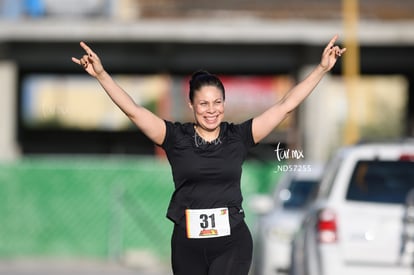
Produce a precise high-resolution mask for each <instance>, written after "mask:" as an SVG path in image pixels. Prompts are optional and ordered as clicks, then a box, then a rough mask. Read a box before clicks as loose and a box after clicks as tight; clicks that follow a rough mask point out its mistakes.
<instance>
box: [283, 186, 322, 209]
mask: <svg viewBox="0 0 414 275" xmlns="http://www.w3.org/2000/svg"><path fill="white" fill-rule="evenodd" d="M317 184H318V181H317V180H292V182H291V183H290V185H289V189H287V190H286V189H285V190H284V191H283V192H285V195H283V197H284V201H283V207H284V208H289V209H295V208H301V207H303V206H304V205H305V204H306V203H307V201H308V199H309V198H310V196H311V194H312V191H313V190H314V187H315V186H316V185H317Z"/></svg>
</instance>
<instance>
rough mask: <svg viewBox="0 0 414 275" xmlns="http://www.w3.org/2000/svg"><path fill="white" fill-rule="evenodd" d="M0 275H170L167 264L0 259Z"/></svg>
mask: <svg viewBox="0 0 414 275" xmlns="http://www.w3.org/2000/svg"><path fill="white" fill-rule="evenodd" d="M0 274H1V275H75V274H76V275H171V274H172V272H171V271H170V267H169V266H164V265H159V266H147V267H127V266H124V265H122V264H120V263H116V262H98V261H96V262H93V261H84V260H79V261H61V260H55V261H52V260H0Z"/></svg>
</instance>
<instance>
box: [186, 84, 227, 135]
mask: <svg viewBox="0 0 414 275" xmlns="http://www.w3.org/2000/svg"><path fill="white" fill-rule="evenodd" d="M190 108H191V109H192V110H193V112H194V118H195V121H196V123H197V125H198V126H200V127H201V128H203V129H205V130H208V131H212V130H215V129H217V128H218V127H219V126H220V123H221V122H222V120H223V117H224V99H223V94H222V92H221V90H220V89H218V88H217V87H215V86H203V87H202V88H201V89H200V90H197V91H196V92H195V93H194V98H193V102H190Z"/></svg>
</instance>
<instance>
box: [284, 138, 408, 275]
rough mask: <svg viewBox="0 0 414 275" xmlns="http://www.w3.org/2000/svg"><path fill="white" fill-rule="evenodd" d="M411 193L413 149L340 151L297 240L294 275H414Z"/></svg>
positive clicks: (404, 144) (395, 145) (392, 147)
mask: <svg viewBox="0 0 414 275" xmlns="http://www.w3.org/2000/svg"><path fill="white" fill-rule="evenodd" d="M413 188H414V143H412V142H411V143H410V142H401V143H391V144H387V143H378V144H361V145H355V146H352V147H348V148H343V149H341V150H338V152H337V154H336V155H335V157H334V158H332V160H331V161H330V162H329V166H327V167H326V170H325V173H324V177H323V179H322V181H321V184H320V185H319V190H318V193H317V195H316V199H315V200H314V201H313V203H312V204H311V205H310V207H309V209H308V210H307V211H306V214H305V216H304V218H303V224H302V226H301V229H300V231H298V233H297V234H296V236H295V238H294V241H293V248H292V255H291V256H292V268H291V274H292V275H345V274H346V275H349V274H352V275H371V274H372V275H374V274H375V275H382V274H384V275H412V274H413V272H414V271H413V265H412V260H413V257H414V254H413V249H411V250H408V249H403V248H405V247H406V245H405V241H404V239H406V238H404V234H405V233H404V232H406V230H405V229H404V226H405V225H404V224H405V223H404V215H405V209H404V205H405V202H406V199H407V198H406V196H407V194H408V193H409V191H410V190H411V189H413ZM411 247H412V246H411ZM407 254H410V255H407Z"/></svg>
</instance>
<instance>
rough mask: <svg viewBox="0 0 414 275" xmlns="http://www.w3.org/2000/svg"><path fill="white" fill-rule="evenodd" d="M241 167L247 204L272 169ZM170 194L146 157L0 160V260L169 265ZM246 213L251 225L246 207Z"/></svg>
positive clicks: (164, 168) (162, 171) (158, 164)
mask: <svg viewBox="0 0 414 275" xmlns="http://www.w3.org/2000/svg"><path fill="white" fill-rule="evenodd" d="M243 169H244V172H243V177H242V189H243V193H244V196H245V201H246V198H248V197H249V195H250V194H253V193H256V192H259V191H260V189H263V184H267V183H268V182H269V179H270V178H271V177H273V176H274V174H273V173H272V172H271V171H269V166H266V165H263V164H249V165H245V167H243ZM172 192H173V182H172V175H171V169H170V167H169V165H168V163H167V162H166V161H164V160H158V159H153V158H148V159H146V158H144V159H142V158H119V157H118V158H117V157H99V158H98V157H97V158H93V157H90V158H78V157H58V158H56V157H54V158H50V157H35V158H23V159H21V160H19V161H17V162H13V163H1V164H0V196H1V199H0V217H1V223H0V259H2V260H4V259H16V258H39V257H41V258H63V259H66V258H69V259H70V258H82V259H85V258H91V259H104V260H125V261H130V263H132V264H134V261H144V262H145V263H141V264H148V262H151V260H153V261H154V262H155V264H157V263H160V262H161V263H166V264H169V256H170V235H171V232H172V227H173V224H172V223H171V222H170V221H169V220H168V219H167V218H166V217H165V214H166V210H167V207H168V203H169V199H170V197H171V194H172ZM246 205H247V204H246V203H245V208H246ZM246 215H247V220H248V223H252V219H253V217H252V215H251V214H250V213H249V209H248V208H247V209H246ZM135 264H139V263H135Z"/></svg>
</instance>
